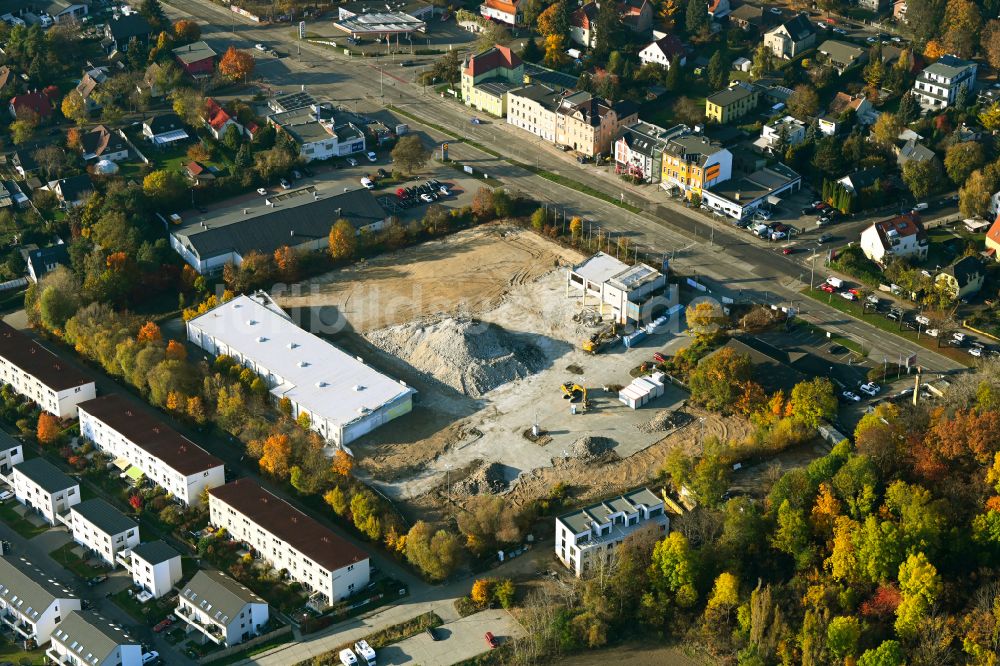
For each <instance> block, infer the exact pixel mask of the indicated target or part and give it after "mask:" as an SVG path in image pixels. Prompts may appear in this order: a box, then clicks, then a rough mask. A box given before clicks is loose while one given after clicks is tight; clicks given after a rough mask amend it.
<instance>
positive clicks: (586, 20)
mask: <svg viewBox="0 0 1000 666" xmlns="http://www.w3.org/2000/svg"><path fill="white" fill-rule="evenodd" d="M596 24H597V3H596V2H588V3H587V4H585V5H584V6H583V7H580V8H579V9H577V10H576V11H575V12H573V13H572V14H570V15H569V38H570V39H571V40H573V41H574V42H576V43H577V44H581V45H583V46H586V47H587V48H590V47H591V46H593V45H594V27H595V26H596Z"/></svg>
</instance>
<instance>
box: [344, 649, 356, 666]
mask: <svg viewBox="0 0 1000 666" xmlns="http://www.w3.org/2000/svg"><path fill="white" fill-rule="evenodd" d="M340 663H341V664H343V665H344V666H358V658H357V657H355V656H354V653H353V652H351V648H344V649H343V650H341V651H340Z"/></svg>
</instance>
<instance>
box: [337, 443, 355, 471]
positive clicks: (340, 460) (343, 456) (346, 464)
mask: <svg viewBox="0 0 1000 666" xmlns="http://www.w3.org/2000/svg"><path fill="white" fill-rule="evenodd" d="M353 469H354V458H352V457H351V456H349V455H348V454H347V452H346V451H344V450H343V449H337V452H336V453H334V454H333V471H334V473H335V474H339V475H340V476H350V475H351V470H353Z"/></svg>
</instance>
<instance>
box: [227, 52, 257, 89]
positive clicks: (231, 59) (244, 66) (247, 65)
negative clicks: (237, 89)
mask: <svg viewBox="0 0 1000 666" xmlns="http://www.w3.org/2000/svg"><path fill="white" fill-rule="evenodd" d="M253 68H254V59H253V55H251V54H250V52H249V51H241V50H239V49H237V48H236V47H235V46H230V47H229V49H228V50H227V51H226V53H225V55H223V56H222V60H220V61H219V73H220V74H222V75H223V76H224V77H226V78H227V79H230V80H233V81H240V80H242V81H243V82H244V83H245V82H246V79H247V77H248V76H250V74H251V72H253Z"/></svg>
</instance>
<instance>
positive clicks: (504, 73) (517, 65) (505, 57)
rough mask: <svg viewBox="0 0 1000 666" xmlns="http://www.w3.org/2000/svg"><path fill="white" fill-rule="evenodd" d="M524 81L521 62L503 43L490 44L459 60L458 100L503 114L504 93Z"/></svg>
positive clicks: (505, 101)
mask: <svg viewBox="0 0 1000 666" xmlns="http://www.w3.org/2000/svg"><path fill="white" fill-rule="evenodd" d="M523 85H524V63H523V62H522V61H521V58H519V57H518V55H517V54H516V53H514V52H513V51H511V50H510V49H509V48H507V47H506V46H500V45H497V46H491V47H490V48H488V49H486V50H485V51H483V52H482V53H478V54H476V55H470V56H468V57H467V58H466V59H465V62H464V63H462V101H463V102H465V104H466V105H467V106H471V107H472V108H474V109H477V110H479V111H483V112H485V113H488V114H490V115H493V116H497V117H498V118H503V117H505V116H506V115H507V93H508V92H510V91H511V90H513V89H514V88H519V87H520V86H523Z"/></svg>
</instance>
